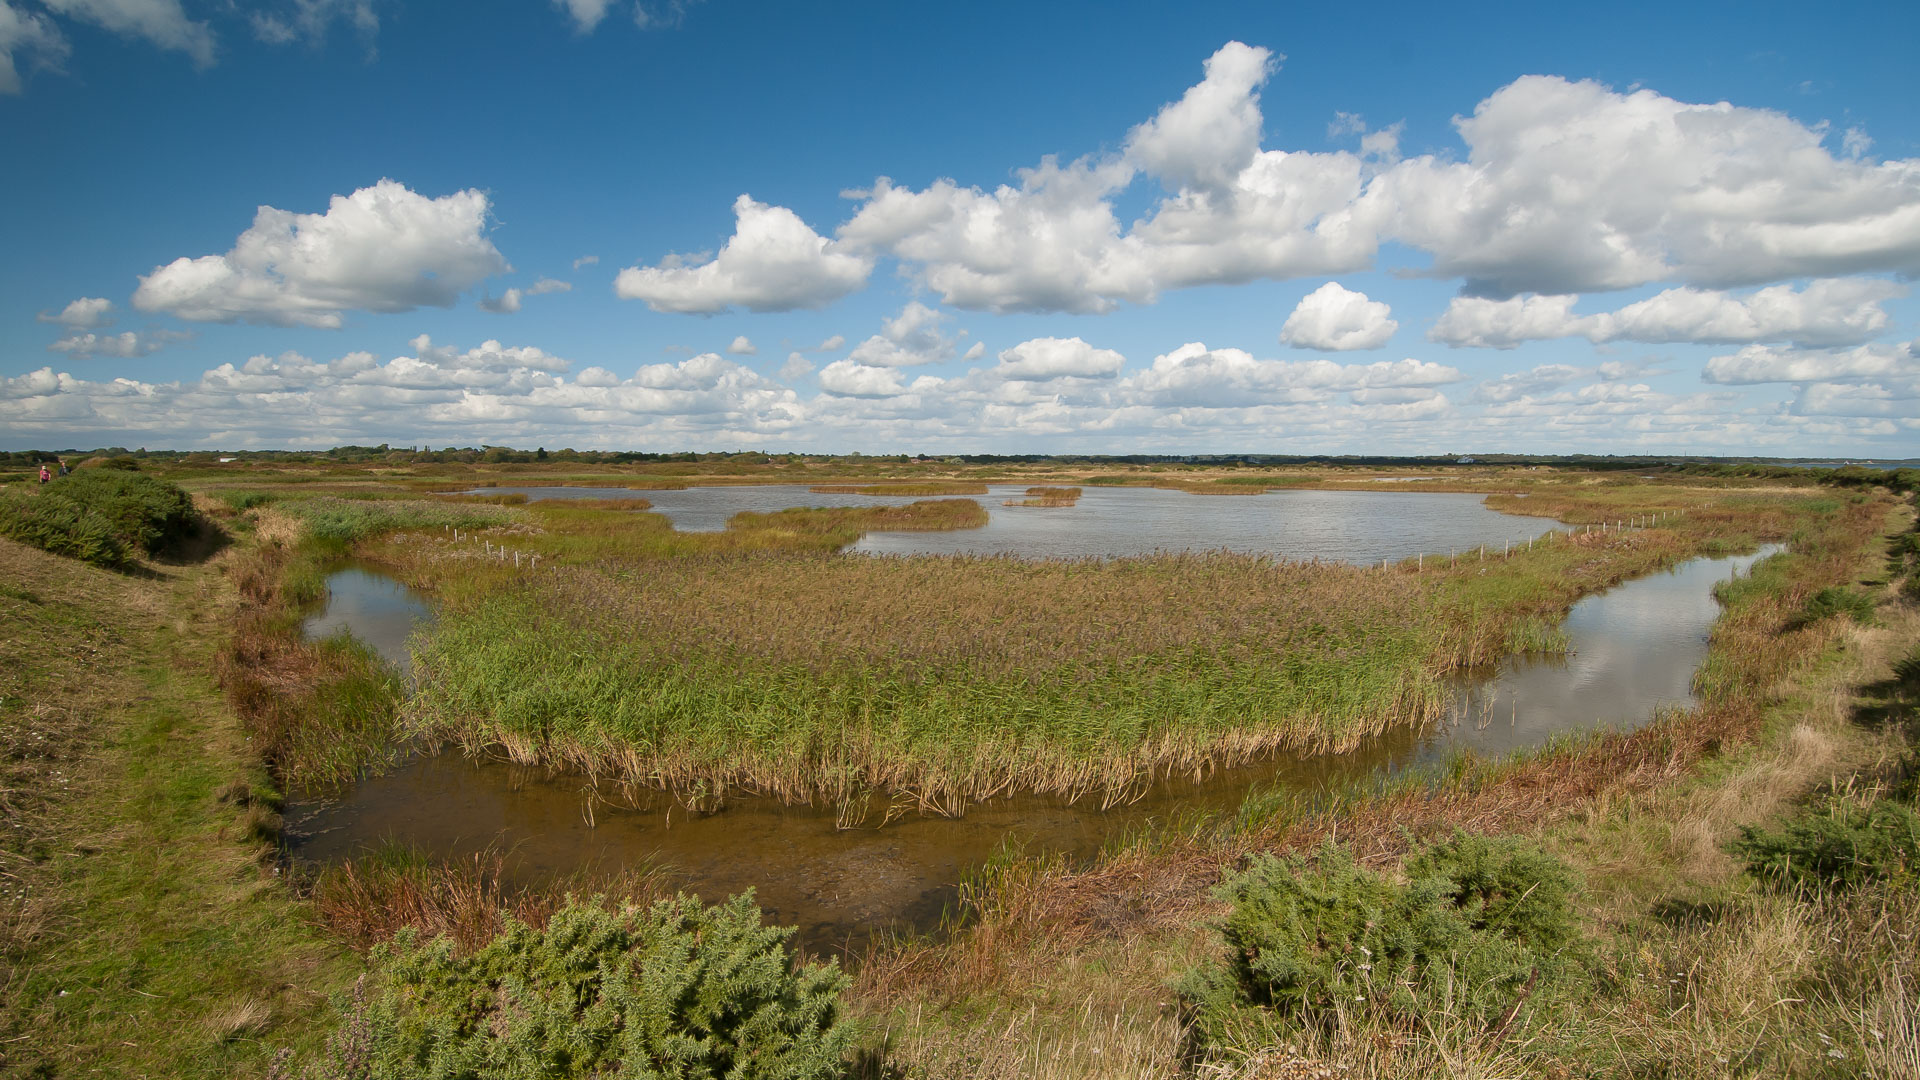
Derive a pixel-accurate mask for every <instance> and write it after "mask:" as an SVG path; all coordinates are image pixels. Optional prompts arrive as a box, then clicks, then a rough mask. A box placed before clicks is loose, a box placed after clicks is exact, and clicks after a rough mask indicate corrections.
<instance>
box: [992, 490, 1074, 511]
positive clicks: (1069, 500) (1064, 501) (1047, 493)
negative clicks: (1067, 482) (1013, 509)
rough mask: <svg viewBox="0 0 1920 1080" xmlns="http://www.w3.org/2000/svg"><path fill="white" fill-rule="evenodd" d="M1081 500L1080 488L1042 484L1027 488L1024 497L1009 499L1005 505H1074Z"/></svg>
mask: <svg viewBox="0 0 1920 1080" xmlns="http://www.w3.org/2000/svg"><path fill="white" fill-rule="evenodd" d="M1079 501H1080V489H1079V488H1077V487H1049V486H1046V485H1041V486H1039V487H1030V488H1028V489H1027V497H1026V498H1024V499H1008V500H1006V501H1005V502H1004V503H1002V504H1001V505H1003V506H1072V505H1073V504H1074V503H1077V502H1079Z"/></svg>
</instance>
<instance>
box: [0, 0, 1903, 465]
mask: <svg viewBox="0 0 1920 1080" xmlns="http://www.w3.org/2000/svg"><path fill="white" fill-rule="evenodd" d="M1916 40H1920V8H1916V7H1915V6H1914V5H1910V4H1899V5H1896V4H1880V5H1856V6H1854V7H1853V8H1852V9H1850V10H1846V11H1841V12H1838V13H1835V12H1830V11H1815V10H1813V9H1812V8H1811V7H1810V6H1808V5H1786V4H1779V5H1755V4H1697V5H1676V4H1662V5H1646V6H1622V5H1615V6H1610V7H1606V8H1604V9H1602V8H1590V9H1589V8H1582V9H1579V10H1553V9H1552V6H1550V5H1538V4H1528V5H1482V6H1479V7H1477V8H1476V9H1474V10H1473V11H1472V12H1470V13H1462V12H1461V11H1460V10H1458V9H1448V8H1444V7H1440V6H1436V5H1430V4H1416V5H1404V6H1398V7H1392V6H1374V7H1369V8H1365V9H1356V8H1351V7H1349V8H1336V7H1333V6H1327V5H1321V6H1316V7H1312V8H1308V7H1307V6H1304V5H1302V6H1293V5H1250V4H1241V5H1227V4H1205V3H1194V4H1183V5H1179V6H1178V7H1177V8H1169V7H1167V6H1166V5H1146V4H1137V5H1120V4H1106V5H1072V6H1069V5H1042V4H1033V3H1026V4H1005V5H999V4H973V5H954V6H938V7H936V6H934V5H898V4H885V5H882V4H834V5H819V6H808V5H792V4H751V3H739V2H729V0H704V2H698V3H668V2H651V3H644V4H641V3H636V2H635V0H517V2H512V3H509V2H506V0H497V2H476V3H468V4H459V5H453V4H444V3H443V4H428V3H424V2H421V0H413V2H408V0H387V2H381V0H280V2H266V3H258V4H237V3H234V2H232V0H0V56H4V57H5V62H4V63H0V146H5V147H6V148H7V150H8V152H7V155H6V158H7V160H8V162H9V165H10V167H8V168H5V169H0V205H4V206H5V207H7V210H6V213H5V214H4V215H0V445H4V446H5V447H7V448H23V447H48V446H60V447H65V446H82V447H85V446H94V445H108V444H124V445H129V446H135V445H144V446H151V447H223V448H239V447H257V446H294V447H301V446H329V445H334V444H337V443H343V442H362V443H372V442H389V443H395V444H422V443H424V444H431V445H435V446H440V445H449V444H459V445H472V444H478V443H493V444H508V445H515V446H525V447H531V446H536V445H544V446H548V447H559V446H575V447H581V448H586V447H606V448H636V449H656V450H662V449H700V450H711V449H718V450H727V449H740V448H764V449H794V450H819V451H847V450H860V451H864V452H917V451H935V450H954V451H960V450H973V451H1005V452H1015V451H1019V452H1031V451H1041V452H1045V451H1060V452H1080V451H1092V452H1109V453H1134V452H1203V451H1247V452H1274V453H1318V452H1331V453H1340V452H1363V453H1427V452H1453V451H1472V450H1481V451H1488V450H1505V451H1515V452H1542V453H1547V452H1600V453H1606V452H1622V453H1627V452H1656V453H1659V452H1672V453H1721V454H1766V455H1784V456H1822V455H1836V456H1853V457H1860V456H1876V457H1907V456H1915V455H1920V357H1916V349H1920V344H1917V341H1920V325H1917V324H1920V303H1917V302H1916V300H1915V298H1914V296H1913V292H1912V288H1911V285H1910V279H1911V277H1912V275H1914V274H1915V273H1916V272H1920V115H1917V114H1916V110H1920V104H1917V103H1920V76H1916V74H1915V69H1914V66H1913V64H1912V61H1911V56H1910V55H1909V53H1910V51H1911V46H1912V43H1913V42H1914V41H1916ZM881 178H885V179H884V180H883V179H881Z"/></svg>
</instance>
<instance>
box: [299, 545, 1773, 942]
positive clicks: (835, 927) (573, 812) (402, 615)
mask: <svg viewBox="0 0 1920 1080" xmlns="http://www.w3.org/2000/svg"><path fill="white" fill-rule="evenodd" d="M1766 554H1767V553H1766V552H1762V553H1759V554H1756V555H1751V556H1740V557H1736V558H1730V559H1697V560H1694V561H1692V562H1690V563H1687V564H1685V565H1683V566H1681V567H1679V568H1677V569H1675V570H1673V571H1671V572H1668V573H1663V574H1655V575H1652V576H1650V577H1646V578H1641V579H1639V580H1636V581H1632V582H1628V583H1626V584H1624V585H1621V586H1619V587H1617V588H1614V589H1612V590H1610V591H1608V592H1606V593H1602V594H1599V595H1596V596H1591V597H1588V598H1586V599H1584V600H1582V601H1580V602H1579V603H1578V604H1576V605H1575V606H1574V608H1573V610H1572V612H1571V613H1570V614H1569V616H1568V618H1567V621H1566V624H1565V625H1566V629H1567V631H1568V634H1569V636H1570V638H1571V640H1572V646H1573V648H1572V651H1571V653H1570V654H1569V655H1568V656H1567V657H1564V658H1561V657H1554V658H1526V657H1521V658H1515V659H1513V660H1510V661H1508V662H1507V663H1505V664H1503V665H1502V666H1501V667H1500V668H1499V669H1498V671H1495V672H1490V673H1488V674H1487V675H1486V676H1485V677H1483V678H1480V679H1476V680H1463V681H1462V682H1461V684H1460V686H1459V690H1458V692H1457V694H1456V698H1455V701H1454V705H1453V709H1452V712H1451V716H1450V718H1449V719H1448V720H1446V721H1444V722H1442V723H1440V724H1438V725H1435V726H1434V727H1432V728H1430V729H1428V730H1426V731H1421V732H1416V731H1412V730H1400V731H1395V732H1390V733H1387V734H1385V735H1382V736H1379V737H1377V738H1375V739H1372V740H1369V741H1368V742H1367V743H1366V744H1365V745H1364V746H1362V747H1361V748H1360V749H1358V750H1356V751H1354V752H1352V753H1348V754H1341V755H1320V756H1315V757H1309V758H1284V759H1279V760H1274V761H1269V762H1265V763H1262V764H1260V765H1257V766H1254V767H1249V768H1243V769H1236V770H1230V771H1224V772H1219V773H1216V774H1214V775H1212V776H1210V777H1208V778H1206V779H1205V780H1203V781H1202V782H1199V783H1194V782H1193V781H1192V780H1191V779H1189V778H1181V779H1177V780H1169V781H1162V782H1161V783H1159V784H1157V785H1155V786H1154V787H1153V788H1151V789H1150V790H1149V791H1148V792H1147V793H1146V794H1145V796H1144V797H1143V798H1141V799H1139V800H1138V801H1135V802H1133V803H1130V804H1128V805H1125V806H1121V807H1117V808H1113V809H1110V810H1104V811H1103V810H1102V809H1101V808H1100V807H1099V805H1098V799H1097V798H1096V799H1083V800H1080V801H1079V802H1078V803H1076V804H1067V803H1065V802H1063V801H1062V800H1058V799H1049V798H1041V797H1034V796H1022V797H1016V798H1009V799H1000V800H995V801H992V802H989V803H985V804H981V805H978V806H975V807H973V808H971V809H970V810H969V811H968V812H967V814H966V816H965V817H963V818H959V819H948V818H940V817H923V816H919V815H915V814H909V815H907V816H905V817H903V818H899V819H896V820H894V821H892V822H890V823H888V824H886V825H884V826H881V825H879V815H877V814H876V815H875V816H874V817H873V819H871V820H869V821H868V822H866V823H865V824H864V825H862V826H861V827H857V828H852V829H841V828H838V827H836V825H837V823H836V817H835V813H834V811H833V809H832V808H824V809H816V808H811V807H791V806H782V805H780V804H779V803H777V802H774V801H771V800H766V799H756V798H751V797H736V798H732V799H730V800H729V801H728V803H727V805H726V808H725V809H724V810H723V811H722V812H720V813H718V814H714V815H711V816H707V817H697V816H693V815H690V814H688V813H687V812H686V810H685V808H684V807H681V806H678V805H676V804H674V803H673V802H672V800H670V799H667V798H665V797H664V796H663V797H660V798H659V799H658V800H657V801H656V802H655V803H654V804H653V805H649V806H645V807H642V808H638V809H636V808H631V807H624V806H621V805H616V804H615V803H612V802H609V801H608V800H609V799H617V798H618V793H617V791H616V790H615V789H614V788H613V786H612V785H603V790H602V791H600V792H597V793H596V792H595V791H594V790H593V788H592V785H591V782H590V781H589V780H588V779H587V778H586V777H583V776H580V775H577V774H569V773H553V772H551V771H549V770H547V769H544V768H537V767H536V768H529V767H525V766H516V765H512V764H510V763H507V762H504V761H496V760H471V759H468V758H465V757H463V756H461V755H459V754H457V753H452V752H448V753H443V754H439V755H433V756H425V755H423V756H419V757H416V758H414V759H413V760H411V761H409V762H407V763H405V764H404V765H402V766H401V767H400V768H398V769H396V770H394V771H393V772H390V773H388V774H386V775H384V776H379V777H374V778H371V779H368V780H365V781H362V782H361V783H359V784H357V785H354V786H352V787H350V788H348V789H345V790H342V791H335V792H306V793H297V794H296V798H295V800H294V801H293V803H292V805H291V806H290V807H289V810H288V814H287V825H288V828H287V843H288V846H289V848H290V850H291V853H292V855H293V856H294V857H295V858H297V859H300V860H302V861H307V862H313V863H323V862H329V861H334V860H338V859H343V858H349V857H352V856H353V855H355V854H358V853H361V852H363V851H365V850H367V849H368V848H370V847H371V846H373V845H376V844H378V843H380V842H381V841H382V840H385V839H394V840H399V841H402V842H404V843H408V844H411V845H415V846H418V847H420V848H422V849H424V850H426V851H428V852H430V853H433V854H437V855H459V854H464V853H467V852H471V851H475V850H479V849H481V848H485V847H487V846H489V845H502V846H506V847H509V848H511V849H512V851H513V860H512V865H513V867H514V872H515V873H516V874H518V875H525V876H526V877H528V878H530V879H531V878H537V877H539V876H542V875H546V874H552V873H563V872H567V871H571V870H574V869H577V868H579V867H581V866H583V865H598V866H601V867H611V866H620V865H632V864H635V863H640V862H645V861H649V860H651V861H654V862H656V863H659V864H664V865H666V866H669V867H671V868H672V869H673V871H674V872H675V873H676V874H677V875H678V877H679V879H680V880H681V881H682V882H683V883H684V885H685V886H686V887H687V888H689V889H690V890H692V891H694V892H698V893H700V894H701V895H702V896H703V897H705V898H706V899H708V900H709V901H712V900H718V899H721V898H724V897H725V896H728V895H730V894H733V893H737V892H740V891H742V890H744V889H746V888H749V887H751V888H754V889H755V890H756V894H757V897H758V899H759V902H760V904H761V906H762V907H763V908H765V909H766V910H767V913H768V917H769V918H770V919H772V920H775V921H778V922H780V923H783V924H788V925H797V926H798V927H799V928H800V933H799V935H798V938H797V940H798V941H800V942H802V943H803V944H805V945H806V946H808V947H809V948H812V949H815V950H826V949H835V948H840V947H845V946H848V945H852V946H854V947H856V948H857V947H858V945H859V943H860V942H861V941H863V940H864V938H865V937H866V935H867V934H868V933H869V932H870V931H872V930H873V929H876V928H879V927H883V926H888V925H896V926H905V927H913V928H918V929H927V928H930V927H931V926H933V925H935V924H936V923H937V921H938V919H939V916H940V914H941V911H942V910H943V908H944V907H945V906H946V905H947V904H949V903H950V902H951V901H952V900H953V899H954V897H955V895H956V890H957V887H958V883H959V882H960V880H961V878H962V876H963V875H964V874H965V873H967V872H968V870H969V869H971V868H973V867H977V866H979V865H980V864H981V863H983V862H984V861H986V860H987V859H988V858H990V857H991V856H992V855H993V854H994V853H995V851H996V850H997V849H999V848H1000V847H1001V845H1003V844H1006V843H1015V844H1020V845H1022V846H1024V848H1025V850H1027V851H1028V852H1031V853H1038V852H1048V853H1060V854H1064V855H1066V856H1068V857H1070V858H1084V857H1087V856H1090V855H1092V854H1094V853H1095V852H1097V851H1098V850H1099V848H1100V846H1101V844H1102V843H1103V842H1105V841H1107V840H1109V839H1111V838H1112V837H1114V836H1116V835H1117V834H1119V833H1121V832H1122V831H1124V830H1126V829H1128V828H1132V827H1137V826H1141V825H1144V824H1147V823H1150V822H1152V821H1155V820H1161V821H1164V820H1167V819H1169V818H1173V817H1176V816H1180V815H1185V814H1191V813H1194V812H1197V811H1231V810H1232V809H1234V808H1235V807H1237V806H1238V805H1239V804H1240V802H1241V801H1242V800H1243V799H1244V798H1245V797H1246V795H1247V794H1248V792H1249V791H1251V790H1253V789H1255V788H1256V787H1265V786H1271V785H1285V786H1289V787H1294V788H1300V789H1306V790H1311V789H1313V788H1316V787H1326V786H1330V785H1337V784H1340V783H1344V782H1348V781H1351V780H1354V779H1357V778H1362V777H1365V776H1367V775H1368V774H1373V773H1378V772H1391V771H1395V770H1401V769H1406V768H1410V767H1418V766H1422V765H1430V764H1433V763H1437V762H1440V761H1443V760H1445V759H1446V758H1447V757H1449V756H1450V755H1452V754H1454V753H1455V752H1457V751H1461V750H1470V751H1473V752H1475V753H1478V754H1482V755H1499V754H1503V753H1507V752H1510V751H1513V750H1517V749H1524V748H1526V747H1531V746H1538V745H1540V744H1541V743H1543V742H1545V741H1547V740H1548V739H1550V738H1552V737H1553V736H1554V735H1557V734H1560V733H1563V732H1568V731H1575V730H1584V729H1589V728H1594V727H1631V726H1634V725H1637V724H1640V723H1644V722H1645V721H1646V720H1647V719H1648V718H1650V717H1651V716H1652V714H1653V712H1654V711H1655V709H1657V708H1659V707H1662V706H1685V705H1688V704H1691V703H1692V700H1693V698H1692V693H1691V689H1690V683H1691V681H1692V676H1693V672H1694V669H1695V668H1697V667H1698V666H1699V664H1700V662H1701V660H1702V659H1703V658H1704V656H1705V653H1706V644H1707V640H1706V635H1707V630H1708V627H1709V626H1710V625H1711V624H1712V622H1713V620H1714V618H1715V616H1716V615H1717V613H1718V607H1717V605H1716V604H1715V602H1714V600H1713V598H1712V594H1711V589H1712V586H1713V584H1714V583H1715V582H1716V581H1718V580H1720V579H1722V578H1725V577H1727V576H1729V575H1730V574H1736V573H1743V572H1744V571H1745V570H1746V568H1747V567H1748V566H1750V565H1751V564H1752V563H1753V562H1754V561H1756V560H1757V559H1759V558H1762V557H1764V556H1765V555H1766ZM329 585H330V587H331V589H332V592H331V598H330V603H329V605H328V610H327V613H326V614H327V619H326V620H324V621H322V620H316V621H314V622H312V623H311V624H310V625H311V627H312V629H311V630H310V632H312V633H319V632H324V631H326V630H327V629H328V628H330V627H337V626H345V627H347V628H348V629H350V630H351V631H352V632H353V633H355V634H357V635H360V636H361V637H362V638H363V639H364V640H367V641H368V642H369V643H370V644H373V645H374V646H375V647H376V648H377V649H378V650H379V651H380V652H381V653H382V654H383V655H386V656H388V657H389V658H390V659H393V660H394V661H395V662H403V661H404V660H405V647H404V641H405V635H406V632H407V631H408V630H410V629H411V627H412V625H413V620H414V619H415V618H420V617H424V616H425V615H426V612H427V608H426V607H425V605H424V604H422V603H421V602H420V601H419V600H418V599H416V598H413V597H410V596H408V595H407V592H406V590H405V589H404V587H402V586H399V585H398V584H396V583H394V582H392V581H390V580H387V579H385V578H382V577H380V576H379V575H378V574H377V573H376V572H375V571H373V570H371V569H370V568H368V567H364V566H362V567H349V568H346V569H343V570H341V571H340V572H338V573H336V574H335V575H334V576H333V577H331V578H330V579H329Z"/></svg>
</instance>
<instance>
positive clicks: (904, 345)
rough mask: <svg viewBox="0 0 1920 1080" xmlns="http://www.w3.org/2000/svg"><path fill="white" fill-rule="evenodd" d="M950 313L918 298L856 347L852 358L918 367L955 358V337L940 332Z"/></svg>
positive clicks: (871, 364) (866, 362)
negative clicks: (936, 309)
mask: <svg viewBox="0 0 1920 1080" xmlns="http://www.w3.org/2000/svg"><path fill="white" fill-rule="evenodd" d="M945 319H946V315H944V314H942V313H941V312H938V311H935V310H934V309H933V308H930V307H928V306H926V305H925V304H922V303H920V302H919V301H917V300H914V301H909V302H908V303H907V306H906V307H904V308H901V309H900V314H898V315H896V316H894V317H893V318H891V319H888V320H886V322H885V323H883V324H882V327H881V331H880V333H878V334H875V335H873V336H872V337H870V338H868V339H867V340H865V341H863V342H861V343H860V344H858V345H855V346H854V347H853V352H851V353H849V354H848V357H847V358H848V359H849V360H851V361H852V362H853V363H855V364H863V365H866V366H868V367H916V366H918V365H921V364H941V363H945V362H946V361H948V360H951V359H953V350H954V340H953V339H952V338H950V337H948V336H947V335H945V334H942V333H941V332H940V324H941V322H943V321H945Z"/></svg>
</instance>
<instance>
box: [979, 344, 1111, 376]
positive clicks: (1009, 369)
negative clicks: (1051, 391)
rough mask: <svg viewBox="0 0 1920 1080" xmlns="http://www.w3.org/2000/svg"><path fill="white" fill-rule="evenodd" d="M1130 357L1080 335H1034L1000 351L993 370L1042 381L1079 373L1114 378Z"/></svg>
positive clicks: (995, 372)
mask: <svg viewBox="0 0 1920 1080" xmlns="http://www.w3.org/2000/svg"><path fill="white" fill-rule="evenodd" d="M1126 362H1127V358H1126V357H1124V356H1121V355H1120V354H1119V353H1117V352H1114V351H1113V350H1112V349H1097V348H1094V347H1093V346H1092V345H1089V344H1087V343H1086V342H1084V341H1082V340H1080V339H1079V338H1077V337H1070V338H1053V337H1043V338H1033V339H1032V340H1030V341H1023V342H1021V343H1020V344H1018V345H1015V346H1014V347H1012V348H1010V349H1006V350H1003V351H1002V352H1001V353H1000V363H999V364H998V365H997V366H995V367H994V368H993V371H992V373H993V374H994V375H996V376H998V377H1000V378H1002V379H1010V380H1015V381H1020V382H1039V381H1043V380H1046V379H1058V378H1063V377H1069V376H1071V377H1077V378H1083V379H1110V378H1112V377H1113V376H1115V375H1118V374H1119V373H1120V368H1121V367H1122V366H1124V365H1125V364H1126Z"/></svg>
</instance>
